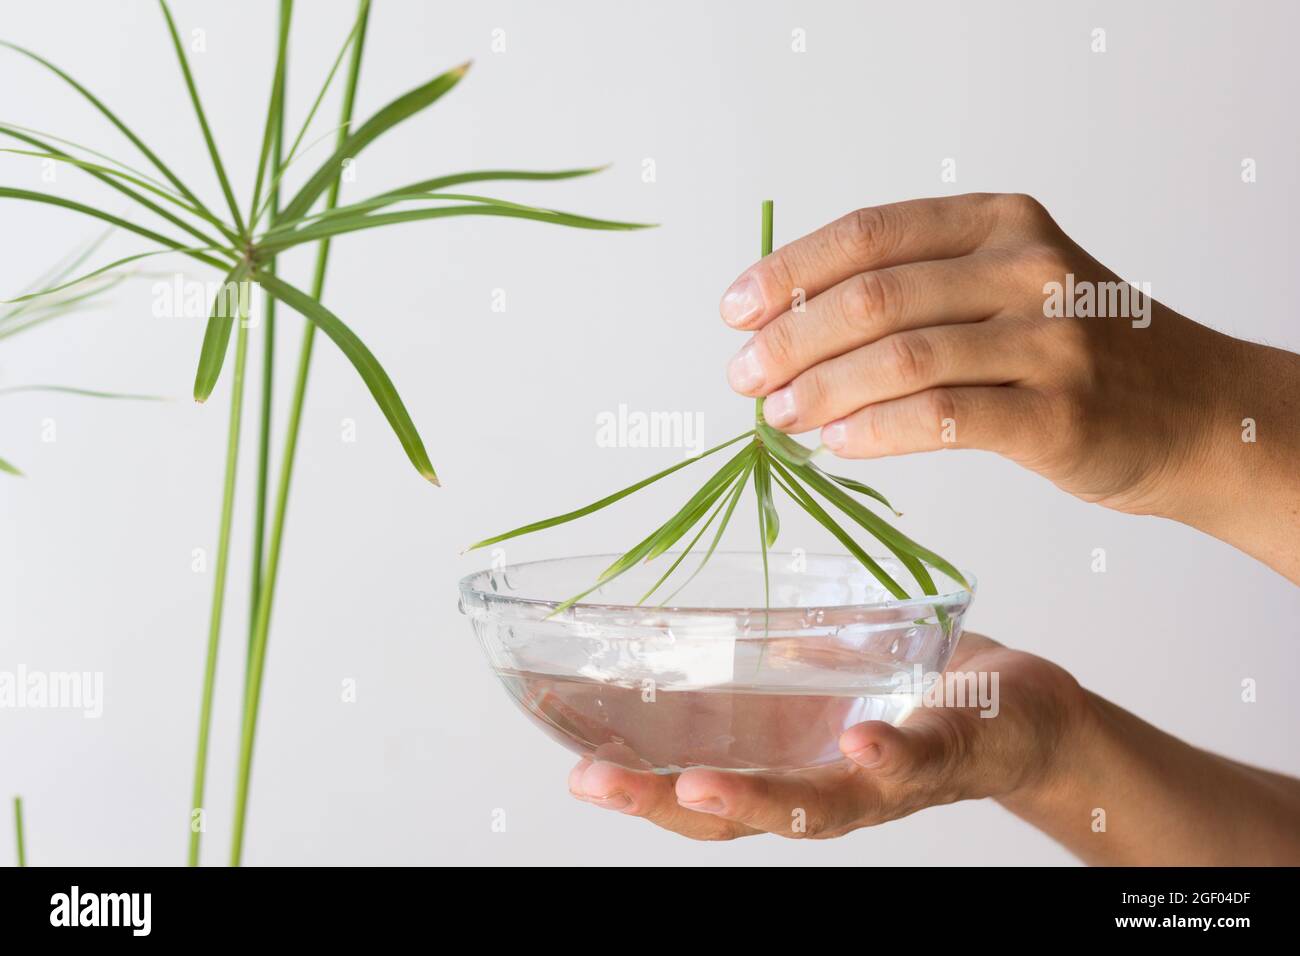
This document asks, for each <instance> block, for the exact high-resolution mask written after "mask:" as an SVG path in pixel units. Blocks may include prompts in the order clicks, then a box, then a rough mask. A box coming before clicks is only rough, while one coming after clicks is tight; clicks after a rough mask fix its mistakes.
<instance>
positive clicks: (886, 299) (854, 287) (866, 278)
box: [846, 270, 901, 329]
mask: <svg viewBox="0 0 1300 956" xmlns="http://www.w3.org/2000/svg"><path fill="white" fill-rule="evenodd" d="M900 297H901V290H900V288H899V281H898V276H897V275H896V274H895V273H893V272H890V271H888V270H885V271H881V272H864V273H862V274H861V275H859V276H857V278H856V279H855V280H854V281H853V282H852V283H850V285H849V287H848V301H847V303H846V309H847V311H848V313H849V319H850V322H851V323H852V324H854V325H855V326H857V327H859V328H863V329H878V328H880V327H881V326H882V325H888V324H889V322H890V319H891V317H892V315H893V314H894V311H895V310H896V308H897V303H898V301H899V299H900Z"/></svg>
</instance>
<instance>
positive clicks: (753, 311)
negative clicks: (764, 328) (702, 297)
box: [719, 276, 763, 329]
mask: <svg viewBox="0 0 1300 956" xmlns="http://www.w3.org/2000/svg"><path fill="white" fill-rule="evenodd" d="M719 311H720V312H721V313H722V321H723V322H726V323H727V324H728V325H729V326H731V327H732V328H733V329H743V328H744V327H745V326H747V325H748V324H749V323H750V322H753V321H754V320H755V319H756V318H758V315H759V313H760V312H762V311H763V295H762V293H761V292H759V289H758V283H757V282H755V281H754V280H753V279H752V278H751V277H749V276H746V277H745V278H743V279H741V280H739V281H738V282H736V283H735V284H734V285H733V286H732V287H731V288H730V289H728V290H727V293H726V295H724V296H723V297H722V305H721V306H720V307H719Z"/></svg>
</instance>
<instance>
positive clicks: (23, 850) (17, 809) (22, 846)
mask: <svg viewBox="0 0 1300 956" xmlns="http://www.w3.org/2000/svg"><path fill="white" fill-rule="evenodd" d="M14 840H15V841H16V846H17V847H18V865H19V866H26V865H27V846H26V843H25V842H24V841H23V798H22V797H14Z"/></svg>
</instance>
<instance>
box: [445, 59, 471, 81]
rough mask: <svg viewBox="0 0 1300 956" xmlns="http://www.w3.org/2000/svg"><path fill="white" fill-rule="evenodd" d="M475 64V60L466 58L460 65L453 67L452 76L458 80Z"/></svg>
mask: <svg viewBox="0 0 1300 956" xmlns="http://www.w3.org/2000/svg"><path fill="white" fill-rule="evenodd" d="M473 65H474V61H473V60H466V61H465V62H464V63H462V64H461V65H460V66H457V67H453V68H452V70H451V71H450V72H451V75H452V77H453V78H455V79H457V80H459V79H461V78H463V77H464V76H465V74H466V73H468V72H469V68H470V67H471V66H473Z"/></svg>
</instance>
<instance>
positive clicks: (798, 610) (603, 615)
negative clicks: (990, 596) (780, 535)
mask: <svg viewBox="0 0 1300 956" xmlns="http://www.w3.org/2000/svg"><path fill="white" fill-rule="evenodd" d="M678 553H680V552H672V551H669V552H666V553H665V554H663V555H661V556H660V557H663V558H668V559H670V560H671V559H672V558H673V557H675V556H676V554H678ZM758 555H759V552H757V551H716V552H714V558H715V559H716V558H720V557H727V556H733V557H734V556H740V557H757V556H758ZM621 556H622V555H621V554H574V555H568V556H566V557H562V558H543V559H541V560H538V561H521V562H520V563H518V564H511V565H507V566H505V567H504V568H496V569H493V568H486V569H484V570H481V571H475V572H473V573H472V574H467V575H465V577H463V578H461V579H460V584H459V590H460V598H461V601H460V604H461V611H462V612H463V613H465V614H466V615H469V616H475V615H476V614H477V615H482V616H488V615H490V616H492V617H493V618H497V619H501V620H506V619H511V620H521V621H523V620H527V621H532V622H536V623H540V622H543V621H545V622H547V623H548V624H559V625H566V624H567V625H572V624H590V623H596V622H598V621H603V622H605V623H608V624H616V625H618V626H620V627H634V626H643V627H655V628H665V627H671V626H673V625H674V624H681V625H685V624H688V623H695V624H699V623H700V622H701V620H716V619H719V618H738V617H739V618H745V619H748V618H751V617H753V616H754V615H759V616H760V617H761V616H762V615H764V614H766V627H765V628H764V629H763V630H764V632H768V631H771V632H776V631H779V632H780V634H781V636H788V635H789V634H790V633H791V632H792V631H805V632H806V631H812V630H817V631H820V630H822V629H823V628H824V627H832V628H833V627H837V626H841V625H843V624H845V623H877V624H884V623H894V622H904V621H909V620H915V619H916V618H917V617H918V615H917V614H916V613H915V611H916V610H917V609H925V610H926V611H931V612H932V611H933V609H934V608H935V606H936V605H939V606H942V607H943V609H944V611H945V612H947V613H949V614H952V613H958V612H964V611H965V610H966V608H967V607H968V606H969V604H970V602H971V599H972V598H973V597H974V595H975V589H976V587H977V586H978V583H979V582H978V581H977V580H976V578H975V575H973V574H970V573H969V572H967V571H962V574H963V575H964V576H965V578H966V580H967V581H968V582H969V583H970V588H969V590H967V589H965V588H958V589H957V590H955V591H949V592H947V593H944V594H935V595H925V596H923V597H919V598H909V599H908V600H906V601H876V602H874V603H868V604H829V605H810V606H808V607H789V606H783V607H771V608H766V609H765V608H763V607H761V606H760V607H691V606H689V605H680V604H669V605H665V606H663V607H658V606H656V605H653V604H642V605H637V604H611V603H608V602H603V601H579V602H577V603H575V604H572V605H570V606H569V607H568V608H567V609H566V610H565V611H564V612H562V613H561V614H559V615H557V616H555V617H552V616H551V615H550V613H541V612H542V611H545V610H546V609H548V608H549V609H551V610H554V609H555V608H556V607H558V606H559V605H561V604H563V603H564V601H565V600H566V598H567V597H568V595H566V596H565V597H560V598H556V599H554V600H546V599H542V598H528V597H519V596H517V595H512V594H507V593H503V592H501V591H498V590H496V589H494V588H493V587H492V586H491V585H490V583H489V582H490V581H491V580H492V576H493V575H498V574H508V573H509V572H511V571H515V570H519V569H522V568H529V567H538V566H540V565H545V564H559V563H561V562H566V561H583V560H591V559H604V560H606V563H610V562H613V561H615V560H617V559H618V558H620V557H621ZM807 557H808V558H810V559H812V558H827V559H832V560H838V561H847V562H852V563H853V564H854V565H855V566H856V567H858V568H861V565H858V564H857V562H856V561H855V560H854V559H853V558H852V557H851V556H850V555H845V554H825V553H809V554H808V555H807ZM873 557H876V558H877V560H887V561H890V562H893V561H896V560H897V559H896V558H895V557H894V556H893V555H889V556H887V557H884V556H873ZM926 567H928V568H930V569H931V570H934V571H937V570H938V569H937V568H934V567H933V566H931V565H929V564H926ZM862 571H863V573H864V574H866V573H868V572H867V571H866V569H865V568H862ZM939 573H941V574H942V572H939ZM944 577H947V575H944ZM512 612H513V613H512ZM813 612H821V617H819V618H815V623H813V622H810V621H809V620H808V616H809V614H810V613H813ZM926 616H928V615H926ZM764 636H765V635H764V634H759V635H754V638H755V639H758V640H762V639H763V638H764Z"/></svg>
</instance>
